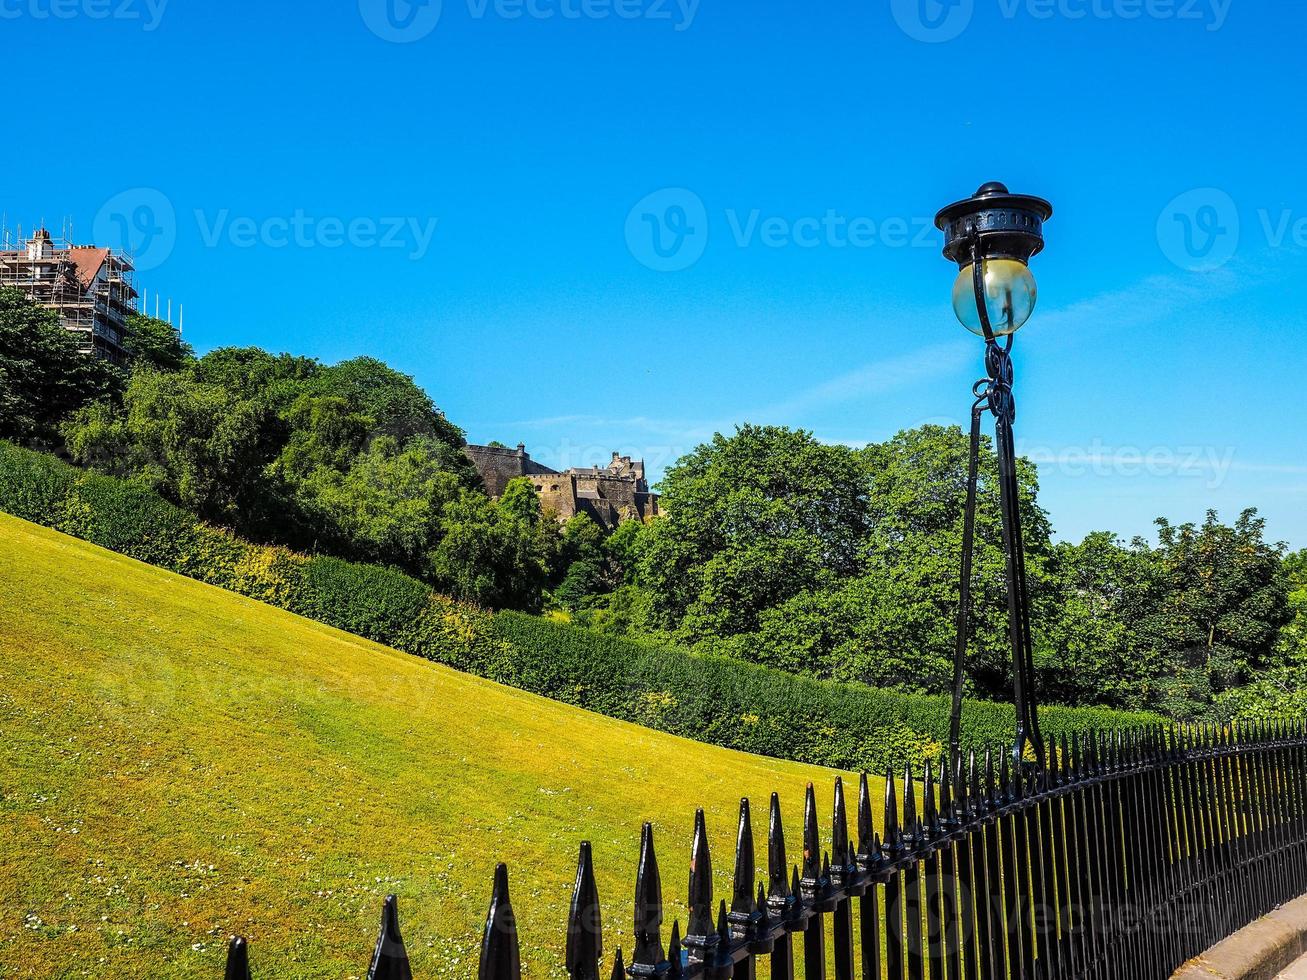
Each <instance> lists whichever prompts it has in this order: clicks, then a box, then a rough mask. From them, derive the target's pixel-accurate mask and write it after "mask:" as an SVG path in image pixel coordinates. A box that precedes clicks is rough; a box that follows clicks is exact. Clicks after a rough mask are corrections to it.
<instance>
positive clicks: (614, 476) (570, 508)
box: [463, 443, 658, 528]
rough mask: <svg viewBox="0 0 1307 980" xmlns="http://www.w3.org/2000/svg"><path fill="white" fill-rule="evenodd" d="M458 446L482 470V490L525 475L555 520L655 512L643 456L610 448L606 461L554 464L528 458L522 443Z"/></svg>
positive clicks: (604, 519)
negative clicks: (569, 465)
mask: <svg viewBox="0 0 1307 980" xmlns="http://www.w3.org/2000/svg"><path fill="white" fill-rule="evenodd" d="M463 452H464V453H466V454H467V457H468V459H470V460H471V461H472V465H474V466H475V467H476V469H477V473H479V474H480V475H481V482H482V483H483V484H485V488H486V492H487V493H488V494H490V496H492V497H496V498H497V497H500V496H502V495H503V493H504V488H505V487H507V486H508V481H509V480H514V479H517V478H518V477H523V476H524V477H527V478H529V479H530V480H531V482H532V484H533V485H534V486H535V489H536V493H538V494H539V495H540V503H541V505H542V506H543V507H544V508H545V509H546V510H552V511H554V513H555V514H557V515H558V519H559V520H560V521H565V520H568V519H569V518H571V517H573V516H575V515H576V514H581V513H585V514H589V515H590V517H592V518H593V519H594V520H595V521H596V522H597V523H598V524H600V525H601V526H603V527H607V528H614V527H616V526H617V525H618V524H620V523H621V522H622V521H627V520H648V519H649V518H651V517H655V516H657V514H658V495H657V494H656V493H652V492H651V491H650V490H649V483H648V481H646V480H645V475H644V472H645V471H644V460H633V459H632V458H631V457H630V456H622V455H620V454H618V453H613V458H612V461H611V462H610V463H609V464H608V465H607V466H605V467H599V466H584V467H572V468H571V469H567V470H562V471H559V470H554V469H550V468H549V467H548V466H545V465H543V464H542V463H537V462H536V461H535V460H533V459H532V458H531V456H530V454H529V453H527V451H526V446H525V445H523V444H522V443H518V446H517V448H516V449H507V448H505V447H502V446H471V445H469V446H465V447H464V448H463Z"/></svg>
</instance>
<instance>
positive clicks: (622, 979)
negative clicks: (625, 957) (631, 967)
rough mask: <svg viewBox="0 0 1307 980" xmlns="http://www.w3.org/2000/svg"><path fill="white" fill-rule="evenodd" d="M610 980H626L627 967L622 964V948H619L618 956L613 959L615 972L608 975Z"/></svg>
mask: <svg viewBox="0 0 1307 980" xmlns="http://www.w3.org/2000/svg"><path fill="white" fill-rule="evenodd" d="M608 980H626V967H625V965H624V964H623V963H622V947H621V946H618V947H617V955H616V956H615V957H613V972H612V973H610V974H609V975H608Z"/></svg>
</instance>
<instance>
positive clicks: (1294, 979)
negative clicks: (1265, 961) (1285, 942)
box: [1275, 956, 1307, 980]
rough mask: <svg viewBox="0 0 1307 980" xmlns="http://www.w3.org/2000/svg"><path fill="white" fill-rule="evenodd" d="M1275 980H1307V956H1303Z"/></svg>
mask: <svg viewBox="0 0 1307 980" xmlns="http://www.w3.org/2000/svg"><path fill="white" fill-rule="evenodd" d="M1275 980H1307V956H1304V957H1303V958H1302V959H1300V960H1299V961H1298V962H1297V963H1295V964H1293V965H1292V966H1291V967H1289V969H1287V970H1285V971H1284V972H1283V973H1281V974H1280V975H1279V976H1278V977H1276V978H1275Z"/></svg>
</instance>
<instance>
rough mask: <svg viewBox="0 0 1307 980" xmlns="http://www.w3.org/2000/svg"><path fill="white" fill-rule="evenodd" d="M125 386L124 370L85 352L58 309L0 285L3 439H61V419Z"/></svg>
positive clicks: (0, 424)
mask: <svg viewBox="0 0 1307 980" xmlns="http://www.w3.org/2000/svg"><path fill="white" fill-rule="evenodd" d="M121 386H122V378H121V373H120V372H119V371H118V370H116V369H115V368H113V367H112V366H111V365H110V364H108V363H107V362H106V361H104V360H102V359H100V358H98V357H94V356H92V355H89V354H85V353H82V352H81V351H80V350H79V349H78V347H77V342H76V340H75V339H74V338H73V336H72V334H70V333H69V332H68V331H67V330H65V329H64V328H63V327H61V326H60V325H59V318H58V316H57V315H56V314H55V313H54V312H53V311H51V310H48V309H46V308H45V307H43V306H40V305H38V304H37V303H34V302H33V301H31V300H29V299H28V298H27V297H25V296H24V295H23V294H22V293H21V292H19V291H18V290H16V289H0V438H2V439H14V440H17V441H20V442H37V443H43V444H50V443H56V442H57V441H58V429H59V425H60V423H62V422H63V421H64V420H65V419H66V418H68V417H69V416H70V415H72V414H73V413H74V412H76V411H78V410H79V409H81V408H83V407H84V406H86V405H88V404H90V403H92V402H95V401H97V400H100V399H107V398H112V397H115V396H116V395H117V394H118V392H119V391H120V390H121Z"/></svg>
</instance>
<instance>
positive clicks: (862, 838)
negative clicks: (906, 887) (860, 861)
mask: <svg viewBox="0 0 1307 980" xmlns="http://www.w3.org/2000/svg"><path fill="white" fill-rule="evenodd" d="M875 832H876V827H875V824H874V823H873V822H872V819H871V786H870V785H868V783H867V774H866V773H865V772H864V773H862V774H861V775H860V776H859V777H858V854H859V855H860V856H862V857H864V858H865V857H867V856H869V855H870V854H871V835H872V834H874V833H875Z"/></svg>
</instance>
